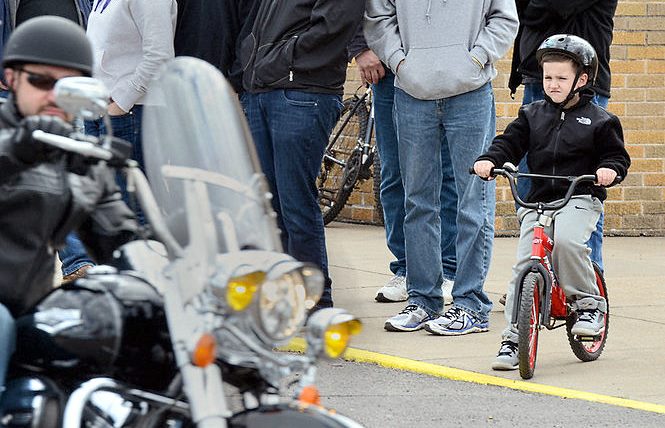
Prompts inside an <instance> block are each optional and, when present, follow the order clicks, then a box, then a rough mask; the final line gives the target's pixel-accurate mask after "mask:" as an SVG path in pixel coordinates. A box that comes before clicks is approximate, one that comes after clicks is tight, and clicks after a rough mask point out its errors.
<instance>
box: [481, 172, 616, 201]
mask: <svg viewBox="0 0 665 428" xmlns="http://www.w3.org/2000/svg"><path fill="white" fill-rule="evenodd" d="M469 174H473V175H475V174H476V172H475V170H474V169H473V167H471V168H469ZM497 175H502V176H504V177H506V178H507V179H508V184H509V185H510V192H511V193H512V194H513V198H514V199H515V202H516V203H517V205H519V206H521V207H524V208H532V209H542V210H553V211H556V210H559V209H561V208H563V207H564V206H566V204H567V203H568V202H569V201H570V198H572V197H573V193H574V192H575V189H576V188H577V185H578V184H579V183H582V182H592V183H596V182H597V181H598V177H597V176H596V174H587V175H578V176H573V175H567V176H566V175H546V174H527V173H521V172H519V171H518V170H517V168H515V166H514V165H513V164H510V163H508V162H507V163H505V164H504V167H503V168H497V167H494V168H492V170H491V171H490V176H492V177H496V176H497ZM520 177H529V178H544V179H549V180H566V181H569V182H570V185H569V186H568V191H567V192H566V195H565V196H564V197H563V199H561V200H560V201H557V202H525V201H523V200H522V198H520V196H519V194H518V193H517V179H518V178H520ZM481 178H482V177H481ZM621 179H622V177H620V176H618V175H617V176H616V178H615V179H614V181H613V182H612V183H611V184H610V185H609V186H604V187H611V186H613V185H615V184H617V183H619V182H621Z"/></svg>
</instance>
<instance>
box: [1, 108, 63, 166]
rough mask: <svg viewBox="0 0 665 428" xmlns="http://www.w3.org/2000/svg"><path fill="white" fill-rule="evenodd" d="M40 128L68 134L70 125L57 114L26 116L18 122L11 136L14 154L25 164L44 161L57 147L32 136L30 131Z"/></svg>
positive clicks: (50, 131)
mask: <svg viewBox="0 0 665 428" xmlns="http://www.w3.org/2000/svg"><path fill="white" fill-rule="evenodd" d="M38 129H40V130H42V131H44V132H48V133H50V134H56V135H62V136H68V135H70V134H71V133H72V131H73V128H72V125H70V124H69V123H67V122H65V121H64V120H62V119H60V118H59V117H57V116H47V115H42V116H28V117H26V118H25V119H23V120H22V121H21V123H19V125H18V127H17V128H16V131H15V132H14V135H13V136H12V143H13V151H14V155H15V156H16V158H17V159H18V160H20V161H21V162H23V163H26V164H34V163H38V162H44V161H46V160H47V159H50V158H51V156H53V154H54V153H56V152H57V151H58V149H57V148H55V147H53V146H51V145H49V144H46V143H44V142H41V141H38V140H35V139H34V138H32V132H33V131H36V130H38Z"/></svg>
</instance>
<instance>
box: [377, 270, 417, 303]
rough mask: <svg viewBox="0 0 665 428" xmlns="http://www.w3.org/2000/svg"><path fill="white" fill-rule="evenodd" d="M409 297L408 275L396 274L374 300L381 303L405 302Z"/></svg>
mask: <svg viewBox="0 0 665 428" xmlns="http://www.w3.org/2000/svg"><path fill="white" fill-rule="evenodd" d="M408 298H409V293H407V291H406V277H405V276H400V275H395V276H393V277H392V278H390V280H388V282H387V283H386V285H384V286H383V287H381V289H380V290H379V291H378V292H377V293H376V297H375V298H374V300H376V301H377V302H381V303H394V302H405V301H406V299H408Z"/></svg>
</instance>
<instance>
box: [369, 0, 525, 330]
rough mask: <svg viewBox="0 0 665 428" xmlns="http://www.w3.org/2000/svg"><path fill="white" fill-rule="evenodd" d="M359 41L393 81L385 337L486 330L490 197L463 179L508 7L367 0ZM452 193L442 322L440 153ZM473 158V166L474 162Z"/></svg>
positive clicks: (507, 26) (483, 122) (487, 120)
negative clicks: (390, 276)
mask: <svg viewBox="0 0 665 428" xmlns="http://www.w3.org/2000/svg"><path fill="white" fill-rule="evenodd" d="M366 8H367V10H366V14H365V38H366V39H367V43H368V45H369V47H370V48H371V49H372V50H373V51H374V52H375V53H376V54H377V55H378V56H379V58H380V59H381V60H382V61H383V62H384V64H386V65H387V66H388V67H389V68H390V69H391V70H392V71H393V72H394V73H395V76H396V78H395V107H394V116H395V126H396V130H397V139H398V152H399V163H400V169H401V172H402V179H403V181H404V191H405V211H406V217H405V219H404V236H405V243H406V270H407V290H408V294H409V298H408V304H407V306H406V308H405V309H404V310H403V311H402V312H400V313H399V314H397V315H396V316H394V317H392V318H390V319H388V320H386V323H385V328H386V330H389V331H415V330H419V329H421V328H423V327H424V328H425V329H426V330H427V331H429V332H430V333H434V334H440V335H461V334H468V333H475V332H483V331H488V329H489V322H488V321H489V312H490V310H491V308H492V302H491V300H490V299H489V297H488V296H487V295H486V294H485V293H484V291H483V285H484V282H485V278H486V276H487V271H488V268H489V263H490V259H491V254H492V241H493V239H494V203H495V192H494V187H493V185H491V184H487V183H484V182H482V181H480V179H478V178H477V177H471V176H470V175H469V172H468V170H469V167H470V166H471V165H473V162H474V161H475V157H477V156H479V155H480V154H481V153H483V152H484V151H485V150H486V149H487V147H488V146H489V144H490V142H491V140H492V138H493V136H494V134H495V108H494V94H493V92H492V86H491V84H490V81H491V80H492V79H493V78H494V77H495V76H496V70H495V69H494V66H493V64H494V62H496V61H497V60H499V59H500V58H501V57H502V56H503V55H505V54H506V52H507V51H508V49H509V48H510V46H511V45H512V42H513V40H514V38H515V35H516V34H517V27H518V20H517V12H516V8H515V2H514V0H468V1H464V2H459V1H453V0H368V1H367V6H366ZM442 144H447V145H448V148H449V151H450V158H451V161H452V164H453V172H454V177H455V186H456V188H457V195H458V205H457V216H456V219H455V221H456V224H457V240H456V246H457V272H456V278H455V286H454V287H453V306H452V307H451V308H450V309H449V310H448V311H446V312H445V314H443V315H441V314H440V312H441V310H442V307H443V302H442V298H441V283H442V281H443V273H442V268H441V255H440V253H441V250H440V248H441V219H440V218H439V211H440V206H439V204H440V197H439V196H440V189H441V186H442V181H443V174H442V164H441V156H440V153H441V145H442ZM474 156H475V157H474Z"/></svg>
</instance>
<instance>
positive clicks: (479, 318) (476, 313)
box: [454, 302, 489, 322]
mask: <svg viewBox="0 0 665 428" xmlns="http://www.w3.org/2000/svg"><path fill="white" fill-rule="evenodd" d="M454 306H457V307H458V308H461V309H464V311H465V312H466V313H468V314H471V315H473V316H474V317H476V318H478V320H479V321H483V322H485V321H489V316H488V315H481V314H480V313H479V312H477V311H474V310H472V309H469V308H468V307H466V306H464V305H460V304H459V303H457V302H454Z"/></svg>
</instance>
